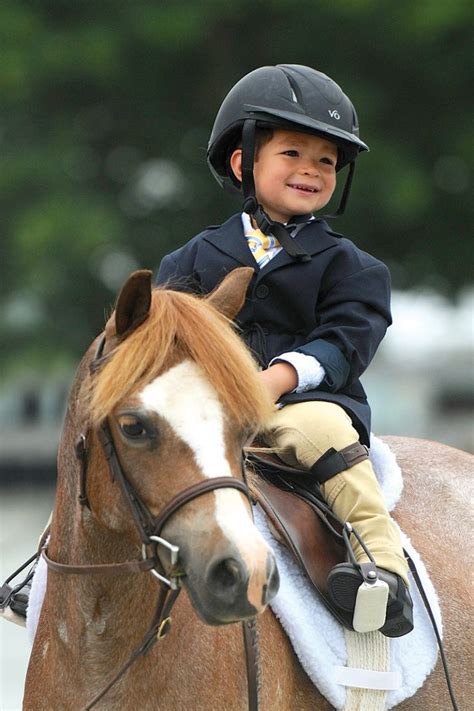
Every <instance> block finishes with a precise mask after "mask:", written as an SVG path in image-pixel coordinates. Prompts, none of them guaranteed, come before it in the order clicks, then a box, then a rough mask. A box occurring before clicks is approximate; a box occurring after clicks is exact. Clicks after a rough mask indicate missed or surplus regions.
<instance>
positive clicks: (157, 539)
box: [142, 536, 179, 590]
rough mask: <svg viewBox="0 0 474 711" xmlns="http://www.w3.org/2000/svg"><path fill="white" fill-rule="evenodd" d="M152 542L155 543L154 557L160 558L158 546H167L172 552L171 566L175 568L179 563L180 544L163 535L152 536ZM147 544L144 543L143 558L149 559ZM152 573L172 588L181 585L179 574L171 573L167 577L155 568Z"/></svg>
mask: <svg viewBox="0 0 474 711" xmlns="http://www.w3.org/2000/svg"><path fill="white" fill-rule="evenodd" d="M150 542H152V543H153V544H154V549H155V550H154V557H155V558H156V559H158V551H157V549H158V546H163V547H164V548H166V550H167V551H169V553H170V559H171V568H172V569H173V568H174V567H175V566H176V565H177V563H178V556H179V546H175V545H173V543H169V541H167V540H166V539H165V538H161V536H150ZM146 548H147V544H145V543H144V544H143V545H142V557H143V560H146V559H147V551H146ZM150 573H151V574H152V575H153V576H154V577H155V578H158V580H159V581H160V582H162V583H164V584H165V585H167V586H168V587H169V588H171V590H177V589H178V587H179V576H178V575H170V577H169V578H166V577H165V576H164V575H162V574H161V573H159V572H158V571H157V570H156V569H155V568H152V569H151V570H150Z"/></svg>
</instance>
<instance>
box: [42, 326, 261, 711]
mask: <svg viewBox="0 0 474 711" xmlns="http://www.w3.org/2000/svg"><path fill="white" fill-rule="evenodd" d="M104 344H105V336H104V337H103V338H102V339H101V341H100V343H99V347H98V350H97V353H96V356H95V358H94V360H93V361H92V365H91V369H92V370H96V369H97V363H98V361H99V359H100V358H101V356H102V351H103V348H104ZM98 437H99V442H100V444H101V447H102V451H103V453H104V456H105V459H106V461H107V463H108V470H109V474H110V477H111V481H112V483H117V484H118V485H119V487H120V490H121V492H122V495H123V498H124V500H125V502H126V504H127V506H128V509H129V511H130V513H131V515H132V518H133V520H134V523H135V526H136V529H137V531H138V533H139V535H140V538H141V541H142V559H141V560H131V561H123V562H120V563H104V564H94V565H70V564H67V563H58V562H56V561H54V560H52V559H51V558H50V557H49V556H48V552H47V546H46V545H45V546H44V547H43V548H42V550H41V555H42V557H43V559H44V560H45V562H46V565H47V566H48V568H50V569H51V570H53V571H54V572H56V573H65V574H69V575H107V576H115V575H123V574H130V573H141V572H145V571H149V572H150V573H151V574H152V575H153V576H154V577H155V578H157V579H158V581H159V583H160V593H159V596H158V601H157V605H156V608H155V612H154V614H153V618H152V621H151V623H150V626H149V628H148V629H147V631H146V633H145V635H144V637H143V639H142V640H141V642H140V644H139V646H138V647H137V648H136V649H135V650H134V651H133V652H132V653H131V655H130V657H129V659H128V660H127V662H126V663H125V664H124V665H123V666H122V667H121V669H119V671H118V672H117V674H116V675H115V677H114V678H113V679H112V680H111V681H110V682H109V684H108V685H107V686H106V687H105V688H104V689H103V690H102V691H101V692H100V693H99V694H98V695H97V696H95V697H94V699H93V700H92V701H91V702H90V703H89V704H88V705H87V707H86V708H85V711H88V710H89V709H91V708H93V707H94V706H95V705H96V703H97V702H98V701H100V699H102V697H103V696H105V694H106V693H107V692H108V691H109V690H110V689H111V688H112V686H114V684H115V683H116V682H117V681H119V679H120V678H121V677H122V676H123V675H124V674H125V672H126V671H127V670H128V668H129V667H130V666H131V664H132V663H133V662H134V661H135V660H136V659H137V658H138V657H140V656H142V655H144V654H146V653H147V652H148V651H149V650H150V649H151V647H152V646H153V645H154V644H155V642H157V641H159V640H161V639H163V638H164V637H165V636H166V635H167V634H168V632H169V631H170V628H171V617H170V613H171V610H172V608H173V605H174V603H175V602H176V600H177V598H178V595H179V593H180V591H181V578H182V577H183V576H184V575H185V572H184V571H183V570H180V568H179V547H178V546H176V545H174V544H173V543H170V542H169V541H167V540H166V539H164V538H163V537H162V536H161V535H160V534H161V531H162V529H163V527H164V526H165V524H166V523H167V521H169V519H170V518H171V517H172V516H174V514H175V513H176V512H177V511H178V510H179V509H181V508H182V507H183V506H185V505H186V504H188V503H190V502H191V501H194V500H195V499H197V498H199V497H200V496H203V495H204V494H207V493H209V492H211V491H215V490H217V489H222V488H232V489H237V490H238V491H240V492H242V493H244V494H245V495H246V496H247V498H248V499H249V500H250V491H249V489H248V486H247V484H246V483H245V482H244V481H241V480H240V479H236V478H235V477H231V476H223V477H214V478H212V479H205V480H203V481H200V482H197V483H196V484H192V485H191V486H189V487H187V488H186V489H183V490H182V491H180V492H179V493H178V494H176V496H174V497H173V498H172V499H171V500H170V501H169V502H168V503H167V504H166V505H165V506H164V507H163V508H162V509H161V511H160V512H159V514H158V515H157V516H153V514H152V513H151V511H150V510H149V508H148V507H147V506H146V504H145V503H144V502H143V501H142V499H141V498H140V495H139V494H138V492H137V491H136V489H135V487H134V486H133V484H132V483H131V482H130V481H129V479H128V478H127V476H126V474H125V472H124V471H123V468H122V465H121V463H120V460H119V457H118V454H117V450H116V447H115V442H114V439H113V437H112V433H111V431H110V426H109V423H108V421H107V420H105V421H104V422H103V423H102V424H101V426H100V427H99V430H98ZM87 441H88V433H85V434H81V435H80V436H79V438H78V440H77V442H76V447H75V451H76V456H77V458H78V459H79V461H80V482H79V502H80V504H81V506H85V507H87V508H89V509H90V504H89V500H88V497H87V465H88V450H87ZM242 472H243V475H244V477H245V470H244V466H243V458H242ZM160 546H161V547H163V548H164V549H165V550H167V551H168V553H169V554H170V562H171V567H170V571H169V573H168V577H167V576H166V575H165V571H164V569H163V566H162V564H161V561H160V558H159V555H158V549H159V547H160ZM255 625H256V623H255V621H254V620H247V621H246V622H243V632H244V642H245V650H246V660H247V681H248V694H249V696H248V698H249V709H251V711H256V709H258V695H257V691H258V668H257V653H258V650H257V643H256V626H255Z"/></svg>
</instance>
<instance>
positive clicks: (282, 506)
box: [250, 475, 345, 619]
mask: <svg viewBox="0 0 474 711" xmlns="http://www.w3.org/2000/svg"><path fill="white" fill-rule="evenodd" d="M250 489H251V492H252V496H253V497H254V499H255V500H256V502H257V503H258V504H259V506H260V507H261V509H262V510H263V512H264V513H265V515H266V516H267V518H268V520H269V522H270V524H271V525H272V526H273V528H274V529H275V530H276V532H277V534H278V536H280V537H281V539H282V542H283V543H284V544H285V546H286V547H287V548H288V549H289V551H290V552H291V554H292V555H293V557H294V558H295V559H296V561H297V563H298V565H299V566H300V567H301V569H302V570H303V572H304V573H305V575H306V576H307V578H308V579H309V580H310V581H311V583H312V585H313V587H314V588H315V589H316V591H317V592H318V594H319V595H320V597H321V600H322V602H323V603H324V604H325V605H326V607H327V608H328V609H329V610H330V611H331V612H332V614H333V615H334V616H335V617H336V618H337V619H340V618H339V614H338V612H337V610H335V608H334V606H333V604H332V602H331V600H330V599H329V596H328V592H327V576H328V573H329V571H330V570H331V569H332V568H333V567H334V566H335V565H337V564H338V563H341V562H343V561H344V559H345V549H344V546H343V545H342V544H341V543H340V542H339V541H337V539H336V538H335V537H334V536H333V535H332V534H331V533H330V532H329V530H328V529H327V527H326V526H325V525H324V524H323V523H322V521H321V519H320V517H319V515H318V513H317V512H316V511H315V510H314V509H313V507H312V506H311V505H310V504H309V503H307V502H306V501H303V500H302V499H300V498H299V497H298V496H296V495H295V494H293V493H291V492H289V491H284V490H282V489H279V488H278V487H277V486H274V485H273V484H271V483H270V482H269V481H268V480H267V479H265V478H263V477H260V476H258V475H256V476H254V477H252V481H251V484H250Z"/></svg>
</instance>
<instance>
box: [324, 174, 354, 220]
mask: <svg viewBox="0 0 474 711" xmlns="http://www.w3.org/2000/svg"><path fill="white" fill-rule="evenodd" d="M354 172H355V161H353V160H352V161H351V162H350V163H349V172H348V174H347V177H346V182H345V183H344V189H343V191H342V195H341V200H340V202H339V207H338V208H337V210H336V212H333V213H332V214H331V215H324V219H325V220H327V219H330V218H331V217H339V216H340V215H342V214H343V212H344V210H345V209H346V205H347V201H348V199H349V193H350V192H351V185H352V180H353V178H354Z"/></svg>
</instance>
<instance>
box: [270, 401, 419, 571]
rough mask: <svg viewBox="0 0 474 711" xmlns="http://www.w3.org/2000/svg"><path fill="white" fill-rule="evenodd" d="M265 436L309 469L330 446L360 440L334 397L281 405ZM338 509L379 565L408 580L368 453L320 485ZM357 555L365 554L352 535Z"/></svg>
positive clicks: (284, 454)
mask: <svg viewBox="0 0 474 711" xmlns="http://www.w3.org/2000/svg"><path fill="white" fill-rule="evenodd" d="M263 437H264V439H265V442H266V443H267V444H268V445H269V446H271V447H273V448H275V450H276V452H277V454H278V455H279V457H280V458H281V459H282V460H283V461H284V462H285V463H286V464H290V465H292V466H296V467H300V468H304V469H310V468H311V467H312V465H313V464H314V463H315V462H316V460H317V459H319V457H321V455H323V454H324V453H325V452H326V451H327V450H328V449H329V448H330V447H334V449H337V450H339V449H342V448H343V447H347V446H348V445H350V444H353V443H354V442H357V441H358V440H359V436H358V434H357V432H356V430H355V429H354V427H353V425H352V422H351V419H350V417H349V416H348V415H347V414H346V412H345V411H344V410H343V409H342V407H339V405H336V404H334V403H331V402H321V401H316V402H315V401H313V402H301V403H296V404H294V405H286V406H285V407H283V408H282V409H281V410H277V411H276V412H275V414H274V416H273V417H272V419H271V421H270V424H269V426H268V428H267V429H266V430H265V432H263ZM321 490H322V493H323V496H324V497H325V499H326V501H327V502H328V503H329V505H330V506H331V507H332V509H333V511H334V513H335V514H336V515H337V516H339V517H340V518H341V519H343V520H344V521H349V523H350V524H352V526H353V527H354V528H355V529H356V530H357V532H358V533H359V534H360V536H361V537H362V540H363V541H364V543H365V545H366V546H367V548H368V549H369V551H370V552H371V554H372V555H373V557H374V559H375V562H376V564H377V566H378V567H380V568H384V569H385V570H389V571H391V572H392V573H397V574H398V575H400V576H401V577H402V578H403V579H404V581H405V582H406V583H407V584H408V581H407V570H408V568H407V563H406V561H405V558H404V556H403V551H402V545H401V541H400V535H399V532H398V529H397V527H396V526H395V524H394V522H393V521H392V519H391V518H390V514H389V513H388V511H387V509H386V506H385V503H384V500H383V498H382V492H381V490H380V486H379V484H378V482H377V479H376V478H375V474H374V470H373V469H372V464H371V463H370V461H369V460H368V459H366V460H364V461H363V462H360V463H359V464H356V465H355V466H353V467H351V468H350V469H346V470H345V471H343V472H340V473H339V474H336V475H335V476H334V477H332V478H331V479H328V481H326V482H325V483H324V484H322V486H321ZM351 542H352V543H353V545H354V553H355V556H356V559H357V561H359V562H366V561H367V560H368V559H367V555H366V554H365V553H364V550H363V548H362V547H361V546H360V544H358V543H357V541H356V540H355V537H354V536H352V541H351Z"/></svg>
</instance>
